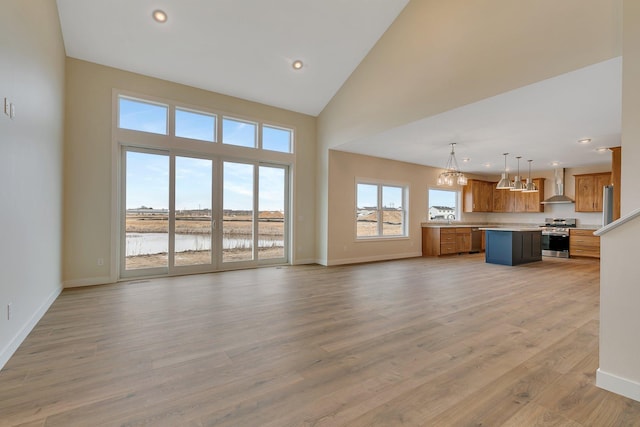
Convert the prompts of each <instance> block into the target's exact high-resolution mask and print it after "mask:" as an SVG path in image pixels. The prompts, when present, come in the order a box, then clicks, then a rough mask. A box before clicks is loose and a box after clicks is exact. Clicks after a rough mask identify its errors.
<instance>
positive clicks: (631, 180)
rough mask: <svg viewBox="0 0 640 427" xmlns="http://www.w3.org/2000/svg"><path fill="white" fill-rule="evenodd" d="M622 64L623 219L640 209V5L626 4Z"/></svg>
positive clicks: (631, 1) (632, 0)
mask: <svg viewBox="0 0 640 427" xmlns="http://www.w3.org/2000/svg"><path fill="white" fill-rule="evenodd" d="M622 49H623V61H622V192H621V200H620V210H621V214H622V216H624V215H625V214H628V213H629V212H631V211H633V210H635V209H637V208H640V186H638V182H640V168H638V164H639V163H640V120H638V117H640V2H639V1H637V0H625V1H624V14H623V47H622Z"/></svg>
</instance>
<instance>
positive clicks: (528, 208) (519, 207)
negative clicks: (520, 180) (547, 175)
mask: <svg viewBox="0 0 640 427" xmlns="http://www.w3.org/2000/svg"><path fill="white" fill-rule="evenodd" d="M531 181H533V183H534V184H535V185H536V187H538V192H537V193H524V192H522V191H517V192H514V193H515V195H514V199H515V201H514V202H515V207H514V212H544V205H543V204H541V203H540V202H542V201H543V200H544V178H535V179H532V180H531Z"/></svg>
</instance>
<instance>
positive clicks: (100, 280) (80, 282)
mask: <svg viewBox="0 0 640 427" xmlns="http://www.w3.org/2000/svg"><path fill="white" fill-rule="evenodd" d="M113 282H114V281H113V280H112V279H111V277H109V276H103V277H90V278H87V279H74V280H65V281H64V282H63V283H62V284H63V286H64V287H65V288H78V287H81V286H94V285H105V284H107V283H113Z"/></svg>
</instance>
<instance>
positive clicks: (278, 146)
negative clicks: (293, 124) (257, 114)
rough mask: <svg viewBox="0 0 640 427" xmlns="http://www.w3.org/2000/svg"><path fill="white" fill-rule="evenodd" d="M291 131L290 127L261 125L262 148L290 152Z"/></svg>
mask: <svg viewBox="0 0 640 427" xmlns="http://www.w3.org/2000/svg"><path fill="white" fill-rule="evenodd" d="M292 139H293V132H292V131H291V129H284V128H279V127H274V126H268V125H263V126H262V148H263V149H264V150H271V151H280V152H282V153H291V152H292V151H293V150H292V149H291V148H292V147H291V142H292Z"/></svg>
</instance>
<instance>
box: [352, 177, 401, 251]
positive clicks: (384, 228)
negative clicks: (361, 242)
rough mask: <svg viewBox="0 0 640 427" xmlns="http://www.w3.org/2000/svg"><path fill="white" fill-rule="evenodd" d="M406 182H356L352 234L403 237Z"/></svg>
mask: <svg viewBox="0 0 640 427" xmlns="http://www.w3.org/2000/svg"><path fill="white" fill-rule="evenodd" d="M407 193H408V189H407V187H406V186H400V185H386V184H377V183H369V182H359V183H357V184H356V238H358V239H368V238H380V237H406V236H407V227H406V221H407V210H406V205H407V203H406V200H407Z"/></svg>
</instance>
